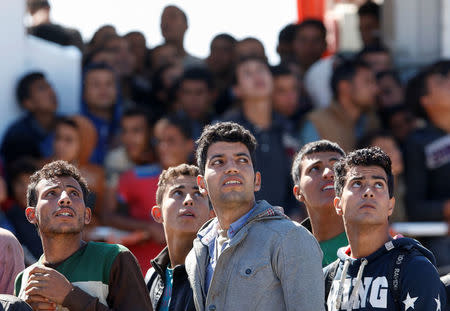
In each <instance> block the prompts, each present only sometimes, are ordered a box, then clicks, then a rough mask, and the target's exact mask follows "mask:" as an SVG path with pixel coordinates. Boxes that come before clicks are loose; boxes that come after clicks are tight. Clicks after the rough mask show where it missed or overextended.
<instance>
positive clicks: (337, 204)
mask: <svg viewBox="0 0 450 311" xmlns="http://www.w3.org/2000/svg"><path fill="white" fill-rule="evenodd" d="M333 204H334V208H335V209H336V214H338V215H339V216H342V215H344V213H343V212H342V206H341V198H339V197H335V198H334V201H333Z"/></svg>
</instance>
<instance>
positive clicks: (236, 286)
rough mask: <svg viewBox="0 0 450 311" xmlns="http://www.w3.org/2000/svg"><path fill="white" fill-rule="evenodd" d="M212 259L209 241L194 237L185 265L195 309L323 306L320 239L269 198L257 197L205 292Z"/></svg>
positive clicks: (306, 309) (307, 310) (312, 309)
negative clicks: (269, 200) (292, 219)
mask: <svg viewBox="0 0 450 311" xmlns="http://www.w3.org/2000/svg"><path fill="white" fill-rule="evenodd" d="M211 221H214V220H211ZM211 221H209V222H207V223H206V224H205V225H204V226H203V227H202V228H201V229H200V232H199V234H201V233H202V231H203V230H206V229H207V227H208V225H209V224H210V222H211ZM208 262H209V253H208V247H207V246H206V245H204V244H203V243H202V242H201V241H200V239H199V238H197V239H195V240H194V246H193V248H192V250H191V252H190V253H189V255H188V256H187V258H186V262H185V265H186V271H187V273H188V277H189V281H190V283H191V287H192V290H193V295H194V302H195V307H196V309H197V311H204V310H258V311H264V310H267V311H273V310H281V311H282V310H303V311H318V310H323V306H324V283H323V282H324V281H323V273H322V269H321V263H322V251H321V249H320V247H319V244H318V243H317V241H316V239H315V238H314V237H313V236H312V235H311V233H309V232H308V231H307V230H306V229H305V228H304V227H303V226H301V225H300V224H298V223H296V222H294V221H291V220H290V219H288V218H287V217H286V216H285V215H284V214H283V213H282V212H281V209H280V208H277V207H273V206H271V205H270V204H269V203H267V202H266V201H258V202H257V203H256V206H255V209H254V210H253V212H252V213H251V214H250V217H249V218H248V220H247V222H246V223H245V224H244V226H243V227H242V228H241V229H240V230H239V231H238V232H237V233H236V234H235V235H234V236H233V237H232V238H231V239H230V241H229V246H228V247H227V248H225V249H224V250H223V252H222V253H221V255H220V257H219V258H218V259H217V262H216V267H215V270H214V273H213V276H212V279H211V283H210V286H209V289H208V291H207V294H206V291H205V276H206V267H207V265H208Z"/></svg>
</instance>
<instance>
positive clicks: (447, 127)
mask: <svg viewBox="0 0 450 311" xmlns="http://www.w3.org/2000/svg"><path fill="white" fill-rule="evenodd" d="M449 115H450V112H448V111H442V112H439V113H436V115H435V117H434V116H433V115H431V116H430V120H431V122H432V124H433V125H434V126H435V127H437V128H440V129H441V130H443V131H444V132H446V133H450V117H449Z"/></svg>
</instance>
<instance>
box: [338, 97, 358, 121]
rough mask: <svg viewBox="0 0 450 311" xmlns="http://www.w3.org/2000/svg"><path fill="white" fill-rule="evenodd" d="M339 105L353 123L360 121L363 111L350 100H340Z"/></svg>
mask: <svg viewBox="0 0 450 311" xmlns="http://www.w3.org/2000/svg"><path fill="white" fill-rule="evenodd" d="M338 104H339V105H340V106H341V107H342V108H344V111H345V114H346V115H347V116H348V118H349V119H350V120H351V121H352V122H355V121H356V120H358V118H359V116H360V115H361V109H360V108H358V106H357V105H355V104H354V103H353V102H352V101H351V100H350V99H348V98H340V99H339V101H338Z"/></svg>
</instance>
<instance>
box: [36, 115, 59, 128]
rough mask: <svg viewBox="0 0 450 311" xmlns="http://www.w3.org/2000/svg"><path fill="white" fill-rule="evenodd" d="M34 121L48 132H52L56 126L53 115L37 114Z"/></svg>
mask: <svg viewBox="0 0 450 311" xmlns="http://www.w3.org/2000/svg"><path fill="white" fill-rule="evenodd" d="M33 117H34V119H35V120H36V121H37V123H39V125H40V126H41V127H42V128H43V129H44V130H45V131H47V132H50V131H51V130H52V129H53V127H54V125H55V122H54V121H55V115H54V114H52V113H35V114H33Z"/></svg>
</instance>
